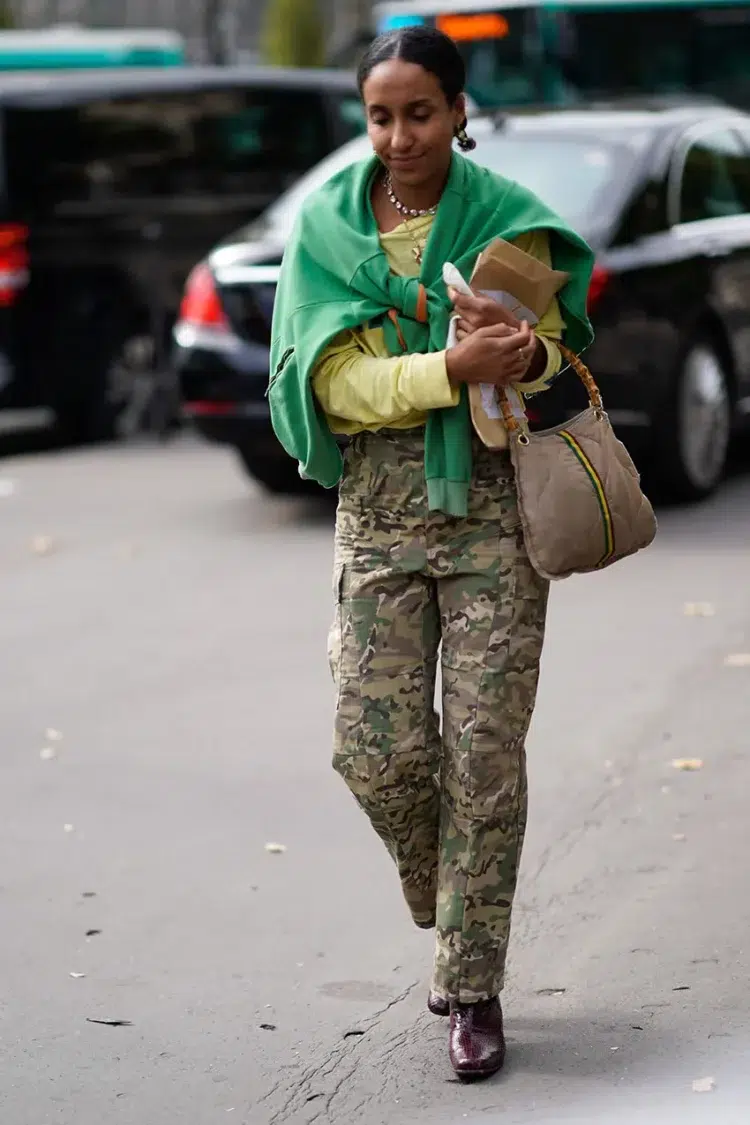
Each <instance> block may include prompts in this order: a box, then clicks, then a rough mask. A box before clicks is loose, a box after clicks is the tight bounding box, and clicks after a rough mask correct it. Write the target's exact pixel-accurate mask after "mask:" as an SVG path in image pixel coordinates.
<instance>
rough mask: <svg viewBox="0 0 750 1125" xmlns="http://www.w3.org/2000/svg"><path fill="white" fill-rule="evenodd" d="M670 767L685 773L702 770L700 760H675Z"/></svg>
mask: <svg viewBox="0 0 750 1125" xmlns="http://www.w3.org/2000/svg"><path fill="white" fill-rule="evenodd" d="M672 766H673V767H674V769H676V770H683V771H685V772H687V773H691V772H694V771H695V770H702V769H703V761H702V759H701V758H675V759H674V761H673V762H672Z"/></svg>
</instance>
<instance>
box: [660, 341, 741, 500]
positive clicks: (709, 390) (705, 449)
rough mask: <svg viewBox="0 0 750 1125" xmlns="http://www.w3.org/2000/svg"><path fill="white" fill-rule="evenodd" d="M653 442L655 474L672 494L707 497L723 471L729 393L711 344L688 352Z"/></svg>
mask: <svg viewBox="0 0 750 1125" xmlns="http://www.w3.org/2000/svg"><path fill="white" fill-rule="evenodd" d="M661 430H662V432H661V434H660V435H659V437H658V440H657V445H656V450H655V453H656V457H657V474H658V478H659V481H660V483H661V484H663V485H664V486H665V487H666V490H667V491H668V493H669V494H670V495H672V496H674V497H675V498H676V499H681V500H700V499H703V498H704V497H706V496H709V495H710V494H711V493H712V492H714V491H715V489H716V488H717V487H718V485H719V484H720V483H721V480H722V478H723V476H724V470H725V468H726V462H727V455H728V452H729V443H730V438H731V430H732V394H731V389H730V384H729V378H728V376H727V372H726V368H725V364H724V362H723V360H722V359H721V357H720V355H719V354H718V352H717V350H716V347H715V345H714V344H712V343H710V342H708V341H706V340H700V341H696V342H694V343H693V344H692V345H691V346H690V347H689V348H688V350H687V351H686V353H685V356H684V358H683V361H682V364H681V366H680V371H679V375H678V378H677V381H676V384H675V393H674V395H673V397H672V400H671V403H670V407H669V411H668V413H667V415H666V417H665V419H664V423H663V426H662V427H661Z"/></svg>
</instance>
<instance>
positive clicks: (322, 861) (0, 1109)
mask: <svg viewBox="0 0 750 1125" xmlns="http://www.w3.org/2000/svg"><path fill="white" fill-rule="evenodd" d="M660 515H661V532H660V536H659V539H658V542H657V544H656V545H655V546H654V547H653V548H652V549H651V550H650V551H648V552H646V553H645V554H643V555H641V556H639V557H637V558H636V559H633V560H629V561H628V562H626V563H622V564H620V565H618V566H617V567H614V568H613V569H611V570H609V571H607V572H606V573H604V574H602V575H598V576H595V577H589V578H586V579H575V580H571V581H569V582H566V583H562V584H560V585H559V586H556V587H555V589H554V591H553V597H552V603H551V613H550V622H549V640H548V646H547V650H546V655H545V661H544V672H543V677H542V689H541V695H540V699H539V705H538V709H537V714H536V717H535V721H534V726H533V732H532V737H531V740H530V746H529V751H530V763H531V794H532V804H531V822H530V830H529V836H528V845H527V849H526V853H525V858H524V867H523V878H522V889H521V893H520V896H519V901H518V909H517V916H516V917H517V924H516V930H515V940H514V944H513V954H512V963H511V982H510V985H509V988H508V991H507V993H506V1012H507V1022H508V1032H509V1040H510V1043H509V1045H510V1055H509V1062H508V1066H507V1070H506V1071H505V1073H504V1074H503V1075H502V1076H500V1077H499V1078H497V1079H496V1080H493V1081H491V1082H488V1083H485V1084H482V1085H473V1086H469V1087H467V1086H463V1085H460V1084H459V1083H458V1082H456V1081H455V1080H454V1078H453V1075H452V1072H451V1070H450V1067H449V1064H448V1059H447V1052H446V1044H445V1039H446V1027H445V1023H444V1022H442V1021H439V1020H436V1019H435V1018H434V1017H431V1016H429V1015H428V1014H427V1013H426V1012H425V1010H424V1001H425V994H426V988H427V982H428V964H429V959H430V937H429V935H426V934H424V933H419V932H418V931H415V930H412V929H411V928H410V925H409V923H408V921H407V916H406V912H405V908H404V907H403V906H402V904H401V901H400V897H399V892H398V888H397V883H396V879H395V877H394V875H393V873H392V871H391V870H390V867H389V862H388V860H387V857H386V855H385V853H384V850H383V849H382V846H381V845H380V844H379V843H378V841H377V840H376V838H375V837H374V835H372V834H371V832H370V830H369V829H368V827H367V825H366V824H365V822H364V819H363V818H362V817H361V816H360V815H359V813H358V811H357V810H356V808H355V807H354V804H353V802H352V801H351V799H350V798H349V796H348V795H347V793H346V791H345V789H344V787H343V785H342V783H341V782H340V781H339V780H338V778H336V777H335V775H334V774H333V772H332V771H331V770H330V767H329V752H330V751H329V746H330V733H329V728H330V720H331V705H332V699H331V686H330V683H329V679H328V669H327V665H326V655H325V647H326V631H327V627H328V621H329V617H330V578H329V566H330V556H331V511H330V508H327V507H326V506H325V505H323V506H320V507H315V506H309V505H307V506H305V505H303V504H301V503H296V502H286V503H280V502H273V501H269V500H266V499H264V498H262V497H261V496H260V495H259V494H258V493H257V492H256V491H254V490H253V489H252V488H251V487H250V486H248V484H247V483H246V482H245V480H244V479H243V477H242V475H241V473H240V471H239V470H238V469H236V468H235V465H234V462H233V460H232V458H231V456H230V455H229V454H228V453H225V452H224V451H220V450H214V449H211V448H208V447H204V446H202V445H199V444H195V443H193V442H192V441H190V440H185V441H180V442H179V443H177V444H176V445H173V446H169V447H166V448H165V447H153V446H143V447H135V448H133V447H131V448H127V449H114V448H110V449H98V450H87V451H79V452H67V453H59V454H54V453H47V454H37V455H35V456H22V457H16V458H10V459H6V460H5V461H4V462H2V463H0V622H2V638H3V640H2V653H1V655H0V677H1V682H2V697H1V698H2V703H1V704H0V711H1V716H0V734H1V737H2V742H1V743H0V965H2V976H1V977H0V1053H1V1056H2V1057H1V1058H0V1122H2V1125H47V1123H50V1125H51V1123H54V1125H58V1123H59V1125H63V1123H64V1125H102V1123H103V1122H105V1123H106V1125H176V1123H183V1122H184V1123H186V1125H212V1123H214V1122H225V1121H229V1122H234V1123H235V1125H241V1123H243V1125H279V1123H282V1122H293V1123H313V1122H315V1123H316V1125H326V1123H328V1122H331V1123H347V1125H349V1123H356V1125H359V1123H361V1125H406V1123H407V1122H408V1123H409V1125H413V1123H417V1125H422V1123H424V1125H456V1123H462V1122H463V1121H464V1120H466V1121H469V1122H473V1123H474V1125H484V1123H485V1122H487V1123H494V1122H497V1123H502V1125H505V1123H515V1122H518V1123H527V1122H534V1123H537V1122H542V1123H546V1122H565V1121H570V1122H576V1123H583V1122H592V1123H593V1122H596V1123H597V1125H602V1123H604V1122H610V1121H611V1122H617V1123H619V1122H622V1123H623V1125H625V1123H626V1122H627V1125H633V1123H638V1125H640V1123H641V1122H643V1123H645V1122H648V1123H651V1122H657V1121H658V1122H659V1123H660V1125H663V1123H665V1122H668V1121H672V1120H674V1121H680V1122H693V1121H711V1122H712V1123H713V1122H718V1123H719V1125H724V1123H729V1122H731V1123H734V1122H738V1123H739V1122H744V1123H746V1122H747V1121H748V1120H750V1073H748V1067H747V1058H748V1055H747V1052H748V1049H749V1048H750V937H749V936H748V935H750V865H749V864H748V849H747V839H746V836H747V824H748V814H747V808H748V793H749V792H750V733H749V732H750V723H749V722H748V719H749V718H750V656H747V655H746V654H748V653H750V473H748V472H747V471H745V472H744V473H739V474H738V475H737V476H735V478H734V479H732V480H731V481H729V482H728V484H727V485H726V487H725V488H724V489H723V491H722V493H721V495H720V496H719V497H718V498H716V499H715V500H713V501H712V502H710V503H708V504H706V505H703V506H701V507H698V508H693V509H687V510H673V511H666V512H662V513H661V514H660ZM686 606H687V607H688V609H687V611H686ZM691 607H692V608H691ZM743 657H744V659H745V661H746V662H745V663H744V665H743ZM727 658H733V659H730V663H729V664H727V663H726V661H727ZM50 728H51V730H50ZM55 732H56V733H57V734H58V735H62V737H61V738H60V737H55ZM44 751H47V752H46V753H44V754H43V752H44ZM676 759H700V760H701V761H702V763H703V764H702V768H700V769H696V770H693V771H683V770H679V769H676V768H675V767H674V765H673V761H674V760H676ZM269 843H276V844H281V845H284V847H285V848H286V850H285V851H284V852H281V853H278V854H273V853H270V852H268V851H267V850H266V845H267V844H269ZM73 974H81V975H80V976H78V975H73ZM92 1020H93V1021H96V1020H104V1021H107V1020H114V1021H129V1023H128V1025H126V1026H109V1025H107V1024H102V1023H95V1022H89V1021H92ZM707 1079H712V1080H713V1083H715V1088H713V1089H710V1090H709V1091H708V1092H706V1093H697V1092H694V1091H693V1089H692V1083H693V1082H694V1081H695V1080H707ZM705 1085H708V1086H711V1085H712V1083H709V1082H706V1083H705Z"/></svg>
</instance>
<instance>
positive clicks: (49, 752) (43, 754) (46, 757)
mask: <svg viewBox="0 0 750 1125" xmlns="http://www.w3.org/2000/svg"><path fill="white" fill-rule="evenodd" d="M39 757H40V758H41V759H42V761H43V762H51V761H52V759H53V758H56V757H57V750H55V748H54V746H45V747H44V749H43V750H40V751H39Z"/></svg>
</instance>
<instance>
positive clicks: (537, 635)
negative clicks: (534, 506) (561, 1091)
mask: <svg viewBox="0 0 750 1125" xmlns="http://www.w3.org/2000/svg"><path fill="white" fill-rule="evenodd" d="M359 83H360V90H361V93H362V98H363V102H364V105H365V109H366V113H367V127H368V132H369V136H370V139H371V141H372V145H373V148H374V150H375V155H374V156H373V157H372V158H370V159H368V160H366V161H364V162H362V163H360V164H355V165H354V166H353V167H350V168H348V169H347V170H346V171H344V172H342V173H340V174H339V175H337V176H335V177H334V178H333V179H332V180H331V181H329V183H328V184H326V185H325V186H324V187H323V188H322V189H320V190H319V191H318V192H316V193H315V194H314V195H313V196H312V197H311V198H309V199H308V201H307V202H306V204H305V207H304V208H303V213H302V215H301V217H300V220H299V221H298V224H297V227H296V230H295V232H294V234H293V236H292V238H291V240H290V242H289V245H288V247H287V250H286V253H285V256H284V263H283V267H282V271H281V278H280V283H279V288H278V293H277V298H276V308H275V315H274V328H273V344H272V354H271V372H272V374H271V383H270V390H269V397H270V401H271V410H272V416H273V421H274V426H275V429H276V433H277V435H278V436H279V438H280V440H281V441H282V443H283V444H284V446H285V447H286V449H287V451H288V452H289V453H290V454H291V455H292V456H294V457H295V458H296V459H297V460H298V461H299V463H300V472H301V473H302V474H303V475H304V476H308V477H311V478H313V479H315V480H317V481H319V482H320V483H321V484H323V485H324V486H326V487H333V486H335V485H336V484H339V483H340V498H339V507H338V516H337V524H336V554H335V558H336V561H335V594H336V620H335V623H334V628H333V629H332V632H331V645H330V655H331V663H332V668H333V672H334V677H335V680H336V685H337V690H338V701H337V709H336V724H335V756H334V764H335V768H336V769H337V770H338V772H339V773H340V774H341V776H342V777H343V778H344V780H345V781H346V783H347V785H348V786H349V788H350V789H351V791H352V793H353V794H354V796H355V798H356V800H357V801H358V803H359V804H360V806H361V807H362V808H363V809H364V811H365V812H366V814H367V816H368V817H369V819H370V821H371V823H372V825H373V828H374V829H375V831H376V832H377V833H378V835H379V836H380V837H381V839H382V840H383V842H384V843H385V845H386V847H387V848H388V851H389V852H390V854H391V856H392V857H393V859H394V861H395V863H396V866H397V868H398V872H399V876H400V878H401V884H402V888H403V893H404V897H405V899H406V902H407V905H408V907H409V910H410V911H411V914H412V917H413V920H414V922H415V923H416V925H417V926H420V927H423V928H431V927H435V928H436V931H437V943H436V955H435V965H434V973H433V984H432V991H431V993H430V996H429V1001H428V1003H429V1006H430V1009H431V1011H433V1012H435V1013H436V1014H442V1015H448V1014H450V1057H451V1061H452V1064H453V1066H454V1068H455V1070H456V1072H457V1073H458V1074H459V1076H460V1077H462V1078H472V1077H481V1076H485V1075H489V1074H492V1073H494V1072H495V1071H497V1070H498V1069H499V1068H500V1067H501V1066H502V1064H503V1060H504V1056H505V1042H504V1038H503V1022H502V1010H501V1006H500V1000H499V995H500V992H501V989H502V987H503V975H504V966H505V956H506V950H507V945H508V937H509V930H510V914H511V906H512V901H513V895H514V891H515V885H516V875H517V871H518V863H519V858H520V853H521V845H522V842H523V836H524V828H525V824H526V768H525V750H524V742H525V737H526V732H527V729H528V725H529V721H530V719H531V714H532V710H533V706H534V699H535V694H536V686H537V677H538V671H539V660H540V656H541V650H542V638H543V634H544V620H545V610H546V603H547V584H546V582H544V581H543V580H542V579H541V578H539V577H538V576H537V574H536V573H535V572H534V570H533V569H532V567H531V565H530V563H529V560H528V557H527V555H526V551H525V549H524V544H523V537H522V533H521V527H520V521H519V515H518V508H517V503H516V492H515V486H514V478H513V472H512V468H511V463H510V458H509V455H508V453H507V451H500V452H490V451H489V450H487V449H486V448H485V447H483V446H482V445H481V444H480V443H479V442H478V440H477V439H476V438H475V437H473V436H472V431H471V423H470V417H469V410H468V405H467V390H466V387H467V384H471V383H495V384H497V385H500V386H508V385H512V386H515V387H517V388H520V389H522V391H523V392H524V393H527V394H528V393H535V392H538V391H541V390H543V389H544V388H545V387H546V386H547V385H548V383H549V382H550V380H551V379H552V378H553V377H554V375H555V374H556V373H557V371H558V369H559V367H560V353H559V351H558V349H557V346H556V343H555V341H556V340H560V339H561V338H562V334H563V331H565V334H566V342H567V343H568V344H569V345H570V346H571V347H573V348H575V349H579V348H581V347H582V346H584V345H585V344H586V343H588V342H589V340H590V337H591V331H590V327H589V324H588V320H587V318H586V312H585V298H586V291H587V288H588V281H589V277H590V272H591V264H592V263H591V253H590V251H589V249H588V247H587V246H586V245H585V243H583V242H582V241H581V240H580V239H579V238H578V237H577V236H576V235H575V234H574V233H573V232H572V231H571V230H570V229H569V228H568V227H567V226H566V225H565V223H563V221H562V220H561V219H560V218H559V217H558V216H557V215H555V214H554V213H553V212H551V211H549V209H548V208H546V207H545V206H544V205H543V204H542V203H541V202H540V201H539V200H538V199H537V198H536V197H535V196H534V195H533V194H532V193H530V192H529V191H527V190H526V189H524V188H521V187H520V186H519V185H518V184H514V183H513V182H512V181H509V180H505V179H503V178H502V177H499V176H496V175H493V174H492V173H490V172H488V171H487V170H485V169H481V168H479V167H478V166H477V165H475V164H474V163H473V162H471V161H469V160H467V159H465V158H464V157H463V156H461V155H459V154H458V153H456V152H454V151H453V148H452V143H453V141H454V139H456V140H457V142H458V146H459V148H461V149H463V150H470V149H471V148H473V147H474V144H473V142H472V141H471V140H470V138H469V137H467V135H466V114H465V104H464V96H463V92H462V91H463V86H464V68H463V63H462V61H461V57H460V55H459V53H458V51H457V49H456V47H455V46H454V44H453V43H452V41H451V40H450V39H448V38H446V37H445V36H443V35H442V34H441V33H440V32H438V31H435V30H433V29H429V28H425V27H409V28H405V29H401V30H399V31H396V32H393V33H391V34H388V35H385V36H383V37H381V38H380V39H378V40H376V41H375V42H374V43H373V45H372V47H371V48H370V50H369V52H368V54H367V56H366V57H365V58H364V60H363V62H362V64H361V67H360V73H359ZM509 171H512V169H509ZM551 174H554V172H553V171H551ZM496 237H502V238H505V239H508V240H511V241H513V242H515V243H516V244H517V245H518V246H519V247H521V248H522V249H524V250H526V251H527V252H528V253H529V254H532V255H534V256H536V257H537V258H539V259H542V260H543V261H545V262H546V263H547V264H550V263H551V264H553V265H554V266H555V267H556V268H558V269H562V270H566V271H568V273H569V275H570V281H569V282H568V284H567V285H566V287H565V289H564V290H563V291H562V292H561V294H560V300H559V303H558V301H556V300H553V302H552V304H551V305H550V307H549V309H548V310H547V311H546V313H545V315H544V316H543V317H542V318H541V320H540V321H539V324H538V325H537V327H536V331H532V330H531V329H530V328H529V326H528V324H526V323H525V322H523V323H519V322H518V321H517V320H516V319H515V318H514V317H513V316H512V315H510V314H509V313H508V312H507V311H504V310H503V308H502V307H501V306H500V305H498V304H496V303H494V302H493V301H490V300H486V299H485V300H483V299H480V298H468V297H461V296H458V295H456V294H449V293H447V292H446V289H445V287H444V285H443V284H442V282H441V271H442V265H443V263H444V262H445V261H451V262H453V263H454V264H455V265H456V266H458V268H459V269H460V270H461V272H462V274H463V275H464V276H470V274H471V271H472V268H473V266H474V263H475V261H476V258H477V255H478V254H479V253H480V251H481V250H483V249H484V248H485V247H486V246H487V245H488V244H489V243H490V242H491V241H492V240H493V239H494V238H496ZM454 309H455V311H457V313H458V314H459V316H460V320H459V324H458V329H459V331H458V336H459V342H458V344H457V345H456V346H455V347H453V348H452V349H450V350H449V351H446V349H445V342H446V332H447V327H448V321H449V318H450V316H451V314H452V313H453V312H454ZM563 315H564V318H565V324H564V323H563ZM334 435H347V436H348V437H349V438H350V439H351V440H350V442H349V444H348V446H347V448H346V453H345V457H344V460H343V464H342V458H341V455H340V453H339V447H338V444H337V442H336V438H335V437H334ZM441 645H442V655H441V659H442V664H441V671H442V692H443V701H442V720H443V721H442V732H441V730H440V727H439V720H438V717H437V716H436V714H435V712H434V693H435V683H436V671H437V658H438V649H439V647H440V646H441Z"/></svg>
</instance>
